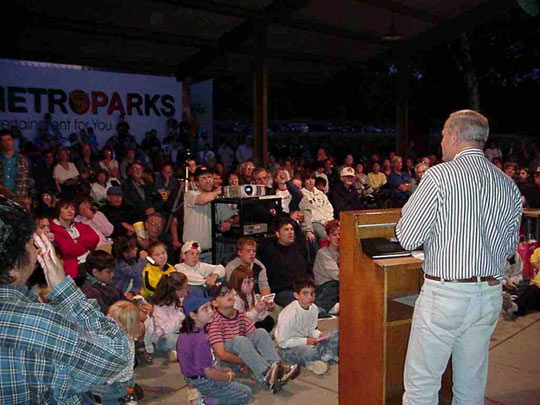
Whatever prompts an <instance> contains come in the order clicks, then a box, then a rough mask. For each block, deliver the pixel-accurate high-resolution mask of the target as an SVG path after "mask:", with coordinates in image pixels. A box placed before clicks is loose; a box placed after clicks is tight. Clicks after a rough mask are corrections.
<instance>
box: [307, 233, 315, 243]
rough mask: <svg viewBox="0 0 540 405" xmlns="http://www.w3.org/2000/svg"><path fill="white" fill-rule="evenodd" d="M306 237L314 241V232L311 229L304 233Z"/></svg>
mask: <svg viewBox="0 0 540 405" xmlns="http://www.w3.org/2000/svg"><path fill="white" fill-rule="evenodd" d="M306 239H307V240H308V241H310V242H315V234H314V233H313V232H311V231H308V232H307V233H306Z"/></svg>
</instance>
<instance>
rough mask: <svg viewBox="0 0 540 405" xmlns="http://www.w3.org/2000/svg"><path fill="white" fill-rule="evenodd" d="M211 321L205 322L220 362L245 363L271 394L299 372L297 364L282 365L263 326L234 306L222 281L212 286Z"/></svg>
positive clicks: (229, 290)
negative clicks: (212, 315) (213, 310)
mask: <svg viewBox="0 0 540 405" xmlns="http://www.w3.org/2000/svg"><path fill="white" fill-rule="evenodd" d="M209 295H210V296H211V297H213V298H214V301H213V302H212V305H213V306H214V308H215V312H214V317H213V319H212V322H211V323H209V324H208V325H207V326H206V332H207V334H208V340H209V341H210V344H211V345H212V349H213V350H214V354H215V355H216V357H217V358H218V359H219V360H220V361H221V362H223V363H228V364H232V365H236V366H241V367H242V366H247V367H248V368H249V369H251V371H252V372H253V375H254V376H255V378H256V380H257V382H258V383H259V384H260V385H261V386H263V387H267V388H268V389H269V391H270V392H271V393H272V394H274V393H276V392H278V391H279V390H280V389H281V387H282V386H283V385H284V384H285V383H287V381H288V380H289V379H291V378H294V377H296V375H298V366H297V365H296V364H295V365H293V366H291V367H288V366H284V365H283V364H282V362H281V358H280V357H279V355H278V354H277V352H276V349H275V347H274V342H273V341H272V339H271V338H270V335H268V332H267V331H265V330H264V329H256V328H255V325H254V324H253V322H252V321H251V320H250V319H249V318H248V316H247V315H246V314H244V313H241V312H239V311H238V310H236V309H234V297H233V295H232V291H231V289H230V288H229V287H228V286H226V285H225V284H220V285H216V286H213V287H211V288H210V289H209Z"/></svg>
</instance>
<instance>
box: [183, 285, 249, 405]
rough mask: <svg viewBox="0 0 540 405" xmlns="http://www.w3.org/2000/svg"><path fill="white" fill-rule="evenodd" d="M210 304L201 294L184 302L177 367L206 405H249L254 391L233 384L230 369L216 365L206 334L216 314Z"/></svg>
mask: <svg viewBox="0 0 540 405" xmlns="http://www.w3.org/2000/svg"><path fill="white" fill-rule="evenodd" d="M211 300H212V298H209V297H207V296H203V295H202V294H198V293H191V294H189V295H188V296H187V297H186V299H185V300H184V310H185V311H186V318H185V319H184V320H183V322H182V327H181V328H180V336H179V338H178V343H177V346H176V351H177V352H178V363H180V368H181V369H182V374H183V375H184V377H185V379H186V382H187V383H188V385H189V386H190V387H192V388H196V389H197V390H199V392H200V393H201V394H202V396H203V398H204V403H205V404H208V405H214V404H239V405H243V404H247V403H248V402H249V400H250V399H251V389H250V388H249V387H247V386H245V385H244V384H240V383H237V382H233V381H232V380H233V379H234V372H233V371H232V370H231V369H230V368H227V367H221V366H218V365H216V364H215V358H214V355H213V354H212V349H211V348H210V342H209V341H208V338H207V337H206V334H205V332H204V327H205V325H207V324H208V323H209V322H211V321H212V318H213V314H214V311H213V310H212V305H211Z"/></svg>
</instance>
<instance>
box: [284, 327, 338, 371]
mask: <svg viewBox="0 0 540 405" xmlns="http://www.w3.org/2000/svg"><path fill="white" fill-rule="evenodd" d="M329 337H330V339H329V340H328V342H327V343H319V344H318V345H316V346H313V345H302V346H295V347H289V348H287V349H283V348H279V350H278V353H279V355H280V356H281V358H282V359H283V360H284V361H286V362H287V363H294V364H300V365H302V366H305V365H306V362H308V361H315V360H323V361H326V362H328V361H335V362H337V361H338V360H339V358H338V348H339V333H338V331H337V330H336V331H334V332H331V333H330V336H329Z"/></svg>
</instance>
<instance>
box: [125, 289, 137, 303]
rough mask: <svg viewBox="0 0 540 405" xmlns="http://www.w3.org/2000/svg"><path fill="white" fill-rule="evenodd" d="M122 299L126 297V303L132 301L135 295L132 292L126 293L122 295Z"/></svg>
mask: <svg viewBox="0 0 540 405" xmlns="http://www.w3.org/2000/svg"><path fill="white" fill-rule="evenodd" d="M124 297H126V299H127V300H128V301H132V300H133V297H135V294H133V293H132V292H129V291H128V292H127V293H124Z"/></svg>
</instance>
